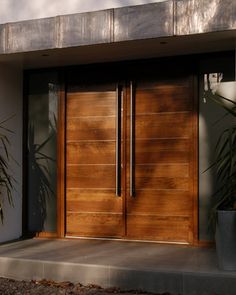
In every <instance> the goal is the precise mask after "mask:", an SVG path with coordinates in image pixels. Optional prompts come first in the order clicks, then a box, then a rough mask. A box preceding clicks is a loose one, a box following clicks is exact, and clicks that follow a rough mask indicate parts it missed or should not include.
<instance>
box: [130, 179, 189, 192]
mask: <svg viewBox="0 0 236 295" xmlns="http://www.w3.org/2000/svg"><path fill="white" fill-rule="evenodd" d="M135 185H136V188H137V189H139V188H141V187H142V188H148V187H150V186H151V187H152V188H157V189H181V190H183V191H188V190H189V189H190V185H189V178H181V177H175V178H174V177H173V178H171V177H156V178H154V177H152V178H150V177H142V178H141V177H136V179H135Z"/></svg>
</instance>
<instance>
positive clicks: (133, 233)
mask: <svg viewBox="0 0 236 295" xmlns="http://www.w3.org/2000/svg"><path fill="white" fill-rule="evenodd" d="M127 228H128V233H129V234H128V237H130V238H132V237H136V238H138V237H140V238H141V239H145V238H149V239H150V238H153V239H155V240H163V241H178V242H188V240H189V230H190V218H189V217H181V216H180V217H179V216H173V217H166V216H164V217H160V216H153V215H150V216H143V215H141V216H140V215H131V214H128V218H127Z"/></svg>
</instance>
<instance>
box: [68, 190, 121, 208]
mask: <svg viewBox="0 0 236 295" xmlns="http://www.w3.org/2000/svg"><path fill="white" fill-rule="evenodd" d="M111 194H113V195H115V189H99V190H98V189H69V188H68V189H67V191H66V196H67V197H66V208H67V211H68V212H107V213H109V212H113V213H120V212H121V211H122V198H117V197H114V198H111ZM88 202H89V206H88Z"/></svg>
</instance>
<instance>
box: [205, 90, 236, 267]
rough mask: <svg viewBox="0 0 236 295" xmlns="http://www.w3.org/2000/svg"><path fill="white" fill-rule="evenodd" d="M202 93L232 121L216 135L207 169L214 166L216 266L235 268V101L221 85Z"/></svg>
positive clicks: (212, 214)
mask: <svg viewBox="0 0 236 295" xmlns="http://www.w3.org/2000/svg"><path fill="white" fill-rule="evenodd" d="M208 89H209V90H208V91H206V93H205V96H206V97H207V98H209V99H211V100H213V101H214V102H215V103H217V104H218V105H219V106H220V107H221V108H223V109H224V110H225V111H226V116H231V118H232V121H231V122H232V123H231V124H230V126H227V127H226V128H225V129H224V130H223V131H222V132H221V134H220V135H219V138H218V140H217V143H216V146H215V154H214V162H213V164H212V165H211V166H210V167H209V168H208V169H207V170H209V169H215V171H216V182H217V186H218V188H217V191H216V192H215V193H214V195H213V201H214V205H213V207H212V212H211V222H213V224H214V226H215V238H216V250H217V256H218V262H219V267H220V268H221V269H224V270H236V102H235V101H234V100H233V99H231V98H227V97H224V96H223V94H222V92H221V91H220V89H219V90H218V91H216V92H215V93H213V92H212V91H211V89H210V86H209V87H208Z"/></svg>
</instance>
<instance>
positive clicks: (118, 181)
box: [116, 85, 122, 197]
mask: <svg viewBox="0 0 236 295" xmlns="http://www.w3.org/2000/svg"><path fill="white" fill-rule="evenodd" d="M121 98H122V86H121V85H117V87H116V196H117V197H120V196H121Z"/></svg>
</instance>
